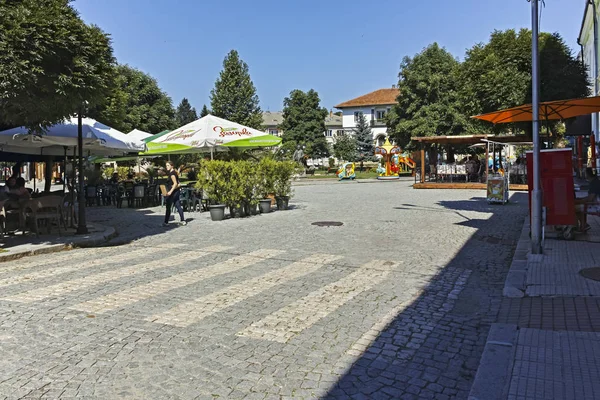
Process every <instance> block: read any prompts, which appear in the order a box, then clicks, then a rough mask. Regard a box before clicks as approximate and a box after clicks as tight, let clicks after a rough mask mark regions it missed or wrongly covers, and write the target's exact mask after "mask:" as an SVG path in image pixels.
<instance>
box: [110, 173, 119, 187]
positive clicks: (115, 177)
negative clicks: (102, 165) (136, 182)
mask: <svg viewBox="0 0 600 400" xmlns="http://www.w3.org/2000/svg"><path fill="white" fill-rule="evenodd" d="M108 183H110V184H111V185H117V184H118V183H119V173H118V172H113V174H112V176H111V177H110V179H109V180H108Z"/></svg>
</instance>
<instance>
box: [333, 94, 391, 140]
mask: <svg viewBox="0 0 600 400" xmlns="http://www.w3.org/2000/svg"><path fill="white" fill-rule="evenodd" d="M399 94H400V90H398V89H397V88H396V87H394V86H393V87H392V88H385V89H378V90H375V91H374V92H371V93H367V94H365V95H362V96H359V97H356V98H354V99H352V100H348V101H344V102H342V103H340V104H338V105H336V106H335V108H338V109H340V110H342V125H343V128H344V130H345V131H347V132H352V131H353V130H354V128H355V127H356V122H357V120H358V115H359V114H360V113H363V114H364V116H365V117H366V118H367V121H370V122H371V128H372V132H373V139H374V140H375V142H376V143H380V142H381V144H383V142H384V141H385V137H386V136H387V127H386V124H385V117H386V115H387V113H388V112H389V111H390V109H391V108H392V106H393V105H394V104H396V99H397V98H398V95H399Z"/></svg>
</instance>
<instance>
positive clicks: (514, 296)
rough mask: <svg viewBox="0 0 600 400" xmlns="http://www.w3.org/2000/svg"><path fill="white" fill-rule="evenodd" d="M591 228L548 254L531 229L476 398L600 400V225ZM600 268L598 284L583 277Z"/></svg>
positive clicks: (510, 279) (555, 243)
mask: <svg viewBox="0 0 600 400" xmlns="http://www.w3.org/2000/svg"><path fill="white" fill-rule="evenodd" d="M589 223H590V225H592V229H591V230H590V231H589V232H588V234H587V235H584V236H580V237H578V240H576V241H564V240H554V239H546V241H545V244H544V254H543V255H532V254H529V247H530V241H529V234H528V233H529V226H528V221H527V222H526V223H525V226H524V227H523V231H522V234H521V238H520V240H519V243H518V245H517V250H516V251H515V255H514V258H513V262H512V265H511V268H510V271H509V273H508V275H507V279H506V282H505V286H504V296H505V297H504V298H503V301H502V305H501V307H500V312H499V314H498V319H497V323H496V324H493V325H492V329H491V330H490V334H489V336H488V338H487V343H486V346H485V351H484V354H483V356H482V359H481V363H480V366H479V369H478V371H477V375H476V378H475V383H474V384H473V387H472V389H471V393H470V396H469V398H470V399H473V400H474V399H515V400H516V399H519V400H521V399H523V400H525V399H527V400H529V399H600V380H599V379H598V377H600V243H599V242H600V236H599V235H600V218H598V217H591V218H590V219H589ZM595 267H598V270H596V271H593V270H591V271H588V272H590V275H589V276H591V277H593V278H597V279H599V280H593V279H589V278H587V277H585V276H584V274H586V272H583V274H582V271H583V270H587V269H589V268H595ZM594 275H595V276H594Z"/></svg>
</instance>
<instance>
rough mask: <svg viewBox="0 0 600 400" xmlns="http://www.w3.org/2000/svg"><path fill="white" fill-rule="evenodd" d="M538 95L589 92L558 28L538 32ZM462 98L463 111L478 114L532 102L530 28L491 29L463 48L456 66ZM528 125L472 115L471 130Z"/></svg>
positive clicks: (559, 97) (559, 96) (578, 63)
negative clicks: (555, 31)
mask: <svg viewBox="0 0 600 400" xmlns="http://www.w3.org/2000/svg"><path fill="white" fill-rule="evenodd" d="M539 48H540V100H541V101H550V100H562V99H569V98H576V97H585V96H587V95H588V94H589V89H588V78H587V75H586V72H585V67H584V65H583V63H582V62H581V61H580V60H579V59H577V58H576V57H574V56H573V55H572V53H571V51H570V49H569V48H568V46H567V45H566V44H565V42H564V40H563V39H562V38H561V37H560V35H559V34H550V33H544V32H542V33H540V39H539ZM460 82H461V87H460V88H461V90H460V94H461V103H462V104H463V109H464V112H465V114H466V115H476V114H482V113H487V112H493V111H497V110H501V109H503V108H509V107H514V106H518V105H521V104H525V103H531V31H530V30H528V29H521V30H520V31H519V32H517V31H515V30H513V29H509V30H506V31H494V32H493V33H492V34H491V36H490V40H489V42H488V43H479V44H476V45H475V46H473V47H472V48H471V49H469V50H468V51H467V54H466V57H465V61H464V62H463V63H462V65H461V68H460ZM515 128H517V129H524V130H529V129H530V128H531V124H518V125H516V126H510V125H506V124H499V125H497V126H495V127H492V126H491V125H490V124H488V123H485V122H480V121H472V122H471V123H470V124H469V130H471V131H473V132H481V131H482V130H491V129H493V130H494V131H497V132H498V131H506V130H509V129H510V130H514V129H515Z"/></svg>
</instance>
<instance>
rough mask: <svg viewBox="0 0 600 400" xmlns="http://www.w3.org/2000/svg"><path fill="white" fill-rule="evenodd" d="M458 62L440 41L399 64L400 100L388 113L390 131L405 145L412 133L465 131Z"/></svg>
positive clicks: (441, 133)
mask: <svg viewBox="0 0 600 400" xmlns="http://www.w3.org/2000/svg"><path fill="white" fill-rule="evenodd" d="M459 65H460V64H459V62H458V61H457V60H456V59H455V58H454V57H453V56H452V54H450V53H449V52H448V51H446V50H445V49H444V48H442V47H440V46H439V45H438V44H437V43H433V44H432V45H430V46H429V47H427V48H425V49H424V50H423V51H421V52H420V53H418V54H417V55H415V56H414V57H413V58H409V57H405V58H404V60H403V61H402V63H401V64H400V74H399V81H398V88H399V89H400V95H399V96H398V99H397V100H398V103H397V104H396V105H394V106H393V107H392V110H391V111H390V113H389V115H388V121H387V125H388V132H390V136H391V137H392V139H394V140H395V141H396V143H397V144H398V145H399V146H401V147H402V148H408V149H410V148H411V146H410V145H409V144H410V138H411V137H413V136H436V135H457V134H460V133H462V132H463V131H464V125H465V124H466V118H465V115H464V114H463V113H462V111H461V106H460V102H459V96H458V93H457V90H458V88H459V86H460V84H459V82H458V79H457V76H458V69H459Z"/></svg>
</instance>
